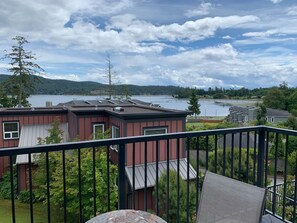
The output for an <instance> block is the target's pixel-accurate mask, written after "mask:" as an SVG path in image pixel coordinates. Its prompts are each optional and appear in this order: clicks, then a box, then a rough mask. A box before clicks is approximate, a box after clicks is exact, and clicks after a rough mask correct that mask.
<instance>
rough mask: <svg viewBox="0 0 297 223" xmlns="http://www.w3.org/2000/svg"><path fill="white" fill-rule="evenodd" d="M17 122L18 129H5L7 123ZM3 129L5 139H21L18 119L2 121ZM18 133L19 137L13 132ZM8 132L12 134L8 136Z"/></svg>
mask: <svg viewBox="0 0 297 223" xmlns="http://www.w3.org/2000/svg"><path fill="white" fill-rule="evenodd" d="M14 123H16V124H17V130H16V131H5V124H14ZM2 130H3V139H5V140H9V139H19V138H20V123H19V122H18V121H9V122H2ZM14 133H17V134H18V135H17V137H14V136H13V134H14ZM6 134H10V136H9V137H6Z"/></svg>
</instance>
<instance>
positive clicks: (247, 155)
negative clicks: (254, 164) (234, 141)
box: [245, 132, 250, 182]
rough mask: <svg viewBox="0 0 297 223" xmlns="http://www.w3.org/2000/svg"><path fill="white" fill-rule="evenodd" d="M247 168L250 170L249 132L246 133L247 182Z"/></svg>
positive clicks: (247, 179)
mask: <svg viewBox="0 0 297 223" xmlns="http://www.w3.org/2000/svg"><path fill="white" fill-rule="evenodd" d="M249 168H250V132H247V133H246V172H245V174H246V179H245V182H249Z"/></svg>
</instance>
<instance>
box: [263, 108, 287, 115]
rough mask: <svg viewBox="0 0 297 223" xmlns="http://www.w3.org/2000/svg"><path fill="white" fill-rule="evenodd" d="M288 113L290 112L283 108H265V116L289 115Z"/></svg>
mask: <svg viewBox="0 0 297 223" xmlns="http://www.w3.org/2000/svg"><path fill="white" fill-rule="evenodd" d="M290 115H291V114H290V112H288V111H285V110H280V109H272V108H267V116H276V117H289V116H290Z"/></svg>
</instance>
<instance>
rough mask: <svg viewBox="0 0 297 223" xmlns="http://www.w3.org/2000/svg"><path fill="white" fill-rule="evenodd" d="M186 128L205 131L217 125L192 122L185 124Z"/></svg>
mask: <svg viewBox="0 0 297 223" xmlns="http://www.w3.org/2000/svg"><path fill="white" fill-rule="evenodd" d="M186 125H187V127H191V126H194V127H195V128H196V129H200V130H205V129H209V128H213V127H215V126H217V125H218V123H203V122H192V123H187V124H186Z"/></svg>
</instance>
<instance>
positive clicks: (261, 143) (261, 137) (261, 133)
mask: <svg viewBox="0 0 297 223" xmlns="http://www.w3.org/2000/svg"><path fill="white" fill-rule="evenodd" d="M268 135H269V133H268V132H267V137H268ZM258 141H259V144H258V164H257V166H258V171H257V186H258V187H263V182H264V181H263V178H264V154H265V152H266V158H265V159H266V160H265V165H266V167H265V175H266V176H265V187H266V186H267V168H268V147H266V149H265V130H264V128H261V129H260V130H259V139H258ZM266 146H268V138H267V145H266Z"/></svg>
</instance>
